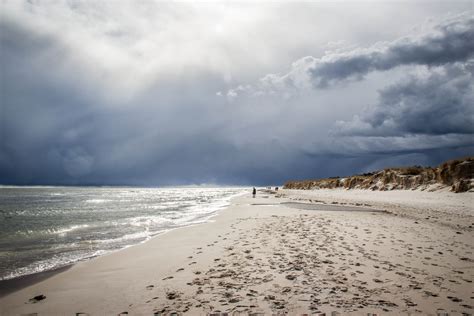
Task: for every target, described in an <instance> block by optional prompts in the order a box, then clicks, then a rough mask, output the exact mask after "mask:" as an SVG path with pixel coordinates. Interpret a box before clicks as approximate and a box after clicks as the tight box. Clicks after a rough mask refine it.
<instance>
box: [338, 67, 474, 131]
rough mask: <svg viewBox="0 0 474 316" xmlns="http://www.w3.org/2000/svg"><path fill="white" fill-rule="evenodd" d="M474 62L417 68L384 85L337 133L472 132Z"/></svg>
mask: <svg viewBox="0 0 474 316" xmlns="http://www.w3.org/2000/svg"><path fill="white" fill-rule="evenodd" d="M473 70H474V63H473V62H468V63H465V64H454V65H450V66H445V67H438V68H433V69H423V70H420V71H418V72H416V73H414V74H412V75H411V76H409V77H408V78H405V80H403V81H401V82H398V83H396V84H394V85H392V86H389V87H387V88H384V89H382V90H381V91H380V93H379V101H378V103H377V104H376V105H375V106H372V107H368V108H366V110H365V111H364V112H363V113H362V114H360V115H356V116H354V118H353V119H352V120H350V121H338V122H337V123H336V130H335V132H336V133H338V134H339V135H359V136H403V135H407V134H427V135H444V134H473V133H474V106H473V105H474V78H473V77H474V72H473Z"/></svg>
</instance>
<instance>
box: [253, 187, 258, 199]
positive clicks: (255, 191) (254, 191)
mask: <svg viewBox="0 0 474 316" xmlns="http://www.w3.org/2000/svg"><path fill="white" fill-rule="evenodd" d="M255 195H257V189H255V187H253V190H252V196H253V197H255Z"/></svg>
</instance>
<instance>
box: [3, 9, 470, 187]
mask: <svg viewBox="0 0 474 316" xmlns="http://www.w3.org/2000/svg"><path fill="white" fill-rule="evenodd" d="M0 7H1V8H0V66H1V68H0V76H1V77H0V81H1V82H0V184H18V185H140V186H172V185H199V184H218V185H271V184H275V185H280V184H282V183H284V182H285V181H287V180H294V179H308V178H321V177H330V176H347V175H351V174H356V173H364V172H368V171H373V170H377V169H381V168H386V167H397V166H406V165H415V164H416V165H425V166H428V165H431V166H433V165H437V164H439V163H441V162H442V161H444V160H447V159H453V158H458V157H463V156H469V155H471V156H472V155H474V137H473V134H474V80H473V79H474V78H473V76H474V17H473V16H474V14H473V13H474V8H473V2H472V1H428V0H420V1H404V0H400V1H395V0H392V1H345V2H342V1H314V2H309V1H305V2H294V1H292V2H289V1H288V2H285V1H278V2H271V1H241V2H239V1H206V2H200V1H197V2H191V1H173V2H171V1H151V0H150V1H132V0H130V1H129V0H116V1H112V0H109V1H104V0H102V1H101V0H99V1H39V0H29V1H21V0H0Z"/></svg>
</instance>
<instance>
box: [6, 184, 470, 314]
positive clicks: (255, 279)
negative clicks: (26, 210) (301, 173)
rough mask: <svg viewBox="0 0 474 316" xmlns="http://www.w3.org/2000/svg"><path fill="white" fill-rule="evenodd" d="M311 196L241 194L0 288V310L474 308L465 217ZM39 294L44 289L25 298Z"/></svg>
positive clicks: (403, 310) (352, 311) (359, 311)
mask: <svg viewBox="0 0 474 316" xmlns="http://www.w3.org/2000/svg"><path fill="white" fill-rule="evenodd" d="M315 194H317V192H316V193H315ZM432 194H437V193H432ZM469 194H470V193H469ZM305 199H306V200H305ZM305 199H303V198H301V199H300V198H296V195H295V194H293V195H289V196H287V197H276V196H275V195H272V194H269V195H263V194H262V193H260V192H259V194H258V197H257V198H255V199H253V198H251V197H250V194H249V196H246V197H240V198H237V199H235V200H233V203H232V206H231V207H229V208H227V209H225V210H223V211H221V212H220V214H219V215H218V216H216V217H215V218H214V219H213V221H212V222H210V223H205V224H201V225H196V226H193V227H187V228H181V229H177V230H174V231H171V232H169V233H167V234H164V235H161V236H158V237H156V238H154V239H152V240H150V241H149V242H146V243H144V244H142V245H137V246H134V247H130V248H127V249H124V250H122V251H119V252H116V253H113V254H110V255H106V256H102V257H99V258H95V259H93V260H90V261H88V262H83V263H79V264H76V265H74V266H73V267H71V268H70V269H68V270H67V271H64V272H62V273H59V274H56V275H54V276H52V277H50V278H48V279H46V280H43V281H41V282H39V283H36V284H33V285H31V286H29V287H26V288H23V289H21V290H19V291H15V292H14V293H11V294H9V295H7V296H5V297H3V298H0V306H1V307H0V311H1V314H2V315H18V314H28V313H38V315H65V314H72V315H74V314H75V313H85V314H90V315H102V314H107V315H119V314H125V313H128V314H132V315H152V314H154V313H156V314H157V315H158V314H168V313H170V312H177V313H184V314H189V315H204V314H207V313H215V314H217V313H223V312H227V313H229V314H232V313H234V314H236V315H239V314H242V315H246V314H249V313H265V314H284V313H287V314H290V315H295V314H304V313H316V314H317V313H323V312H325V313H326V314H327V315H328V314H329V315H331V313H332V312H339V313H340V314H354V315H360V314H364V315H366V313H369V312H370V313H377V314H384V315H385V314H386V315H400V314H406V315H407V314H409V313H410V314H417V313H419V314H431V315H436V314H437V313H441V312H448V313H449V314H450V315H461V314H462V313H467V314H472V313H473V311H474V310H473V306H474V290H473V288H474V287H473V285H472V280H473V276H474V255H473V251H474V246H473V243H472V241H473V240H474V239H473V237H474V233H473V230H472V229H469V228H468V226H466V227H461V228H460V229H456V228H453V227H452V226H449V225H442V224H440V223H438V222H433V221H430V220H421V219H418V218H412V217H406V216H402V215H400V214H394V213H393V212H387V209H386V208H384V205H382V204H380V203H377V202H376V201H375V203H372V204H370V203H365V204H368V205H364V203H361V202H360V201H354V202H350V201H345V202H344V203H346V205H342V206H341V205H334V204H333V203H331V202H329V203H327V204H324V203H322V202H324V201H317V202H315V201H314V200H315V199H314V198H312V199H311V202H309V200H308V199H307V196H306V198H305ZM407 203H409V201H407ZM356 204H358V205H356ZM412 205H414V206H413V207H415V208H416V203H412ZM392 206H393V205H392ZM393 208H395V206H393ZM422 211H423V210H421V209H420V210H419V212H422ZM448 214H449V213H448ZM463 216H470V215H469V214H464V215H463ZM38 295H44V296H45V297H46V298H44V299H41V300H30V299H31V298H33V297H35V296H38Z"/></svg>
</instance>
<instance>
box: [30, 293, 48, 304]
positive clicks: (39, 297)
mask: <svg viewBox="0 0 474 316" xmlns="http://www.w3.org/2000/svg"><path fill="white" fill-rule="evenodd" d="M44 299H46V296H45V295H43V294H40V295H36V296H35V297H33V298H30V303H33V304H34V303H37V302H39V301H42V300H44Z"/></svg>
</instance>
